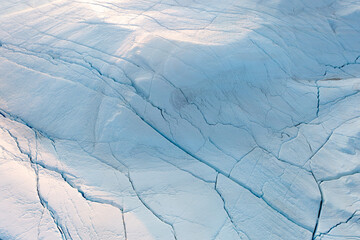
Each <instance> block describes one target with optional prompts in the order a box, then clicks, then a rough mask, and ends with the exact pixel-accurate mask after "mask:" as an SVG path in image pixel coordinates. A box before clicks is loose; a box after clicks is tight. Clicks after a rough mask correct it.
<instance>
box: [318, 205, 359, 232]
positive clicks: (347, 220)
mask: <svg viewBox="0 0 360 240" xmlns="http://www.w3.org/2000/svg"><path fill="white" fill-rule="evenodd" d="M359 211H360V210H356V211H355V212H353V214H351V216H350V217H348V218H347V219H346V220H345V221H343V222H339V223H337V224H335V225H334V226H332V227H331V228H329V230H327V231H326V232H324V233H320V234H318V235H317V236H316V237H320V238H321V237H322V236H325V235H328V234H329V233H330V232H331V231H332V230H334V229H335V228H337V227H338V226H340V225H341V224H346V223H348V222H349V221H350V220H351V219H353V218H354V217H355V216H356V214H357V213H358V212H359Z"/></svg>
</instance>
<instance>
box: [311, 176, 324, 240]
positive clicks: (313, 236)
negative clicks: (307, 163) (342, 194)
mask: <svg viewBox="0 0 360 240" xmlns="http://www.w3.org/2000/svg"><path fill="white" fill-rule="evenodd" d="M311 175H312V176H313V178H314V180H315V182H316V184H317V186H318V189H319V192H320V202H319V209H318V214H317V218H316V222H315V226H314V230H313V232H312V236H311V239H312V240H315V238H316V237H317V236H316V232H317V228H318V226H319V221H320V217H321V211H322V207H323V203H324V195H323V192H322V189H321V186H320V185H321V183H322V182H319V181H318V180H317V178H316V177H315V175H314V173H313V171H311Z"/></svg>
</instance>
